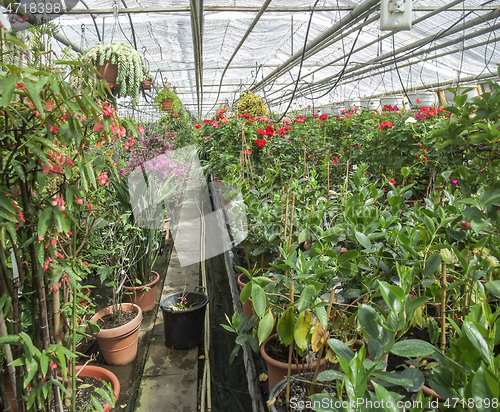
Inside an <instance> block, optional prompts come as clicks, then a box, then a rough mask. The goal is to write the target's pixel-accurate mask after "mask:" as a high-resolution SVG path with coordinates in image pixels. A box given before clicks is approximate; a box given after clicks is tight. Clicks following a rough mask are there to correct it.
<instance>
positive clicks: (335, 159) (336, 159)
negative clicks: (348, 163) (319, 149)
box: [332, 156, 339, 164]
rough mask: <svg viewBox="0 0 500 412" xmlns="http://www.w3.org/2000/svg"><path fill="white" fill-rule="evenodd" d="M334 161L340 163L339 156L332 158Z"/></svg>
mask: <svg viewBox="0 0 500 412" xmlns="http://www.w3.org/2000/svg"><path fill="white" fill-rule="evenodd" d="M332 159H333V163H334V164H335V163H338V161H339V158H338V157H337V156H332Z"/></svg>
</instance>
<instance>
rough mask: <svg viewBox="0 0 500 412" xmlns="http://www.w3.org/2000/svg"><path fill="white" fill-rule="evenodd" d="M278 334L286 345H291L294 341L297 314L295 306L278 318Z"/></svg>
mask: <svg viewBox="0 0 500 412" xmlns="http://www.w3.org/2000/svg"><path fill="white" fill-rule="evenodd" d="M277 329H278V336H279V338H280V340H281V342H283V343H284V344H285V345H287V346H288V345H290V344H291V343H292V342H293V334H294V329H295V316H294V314H293V308H290V309H288V310H287V311H286V312H285V313H284V314H283V315H282V316H281V318H280V319H279V320H278V328H277Z"/></svg>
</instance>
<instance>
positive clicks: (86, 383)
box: [50, 376, 108, 412]
mask: <svg viewBox="0 0 500 412" xmlns="http://www.w3.org/2000/svg"><path fill="white" fill-rule="evenodd" d="M103 387H104V383H103V382H102V381H101V380H99V379H96V378H91V377H88V376H84V377H82V378H80V377H79V378H78V379H77V381H76V404H75V410H77V411H84V410H85V408H86V407H87V406H89V405H92V401H91V396H92V395H94V397H95V398H96V399H97V401H98V402H99V403H100V404H101V405H102V406H104V405H106V404H107V403H108V401H107V400H106V399H104V398H103V397H102V396H101V395H99V394H98V393H97V392H96V391H95V388H103ZM104 390H106V389H104ZM51 405H52V408H51V409H50V410H51V411H52V412H59V408H57V407H56V402H55V399H54V396H53V395H52V402H51ZM70 410H71V408H68V407H66V406H65V405H64V401H63V411H64V412H69V411H70Z"/></svg>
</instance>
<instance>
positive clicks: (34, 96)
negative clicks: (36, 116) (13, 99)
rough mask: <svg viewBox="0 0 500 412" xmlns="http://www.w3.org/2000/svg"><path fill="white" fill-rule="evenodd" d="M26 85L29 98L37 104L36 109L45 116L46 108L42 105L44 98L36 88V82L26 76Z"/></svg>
mask: <svg viewBox="0 0 500 412" xmlns="http://www.w3.org/2000/svg"><path fill="white" fill-rule="evenodd" d="M24 86H25V87H26V93H27V95H28V98H29V99H30V100H31V102H32V103H33V105H34V106H35V109H36V110H38V112H39V113H40V116H43V115H44V114H45V110H44V108H43V105H42V100H41V99H40V93H39V92H38V90H37V89H36V86H35V84H34V83H33V82H32V81H31V80H28V79H26V78H25V80H24Z"/></svg>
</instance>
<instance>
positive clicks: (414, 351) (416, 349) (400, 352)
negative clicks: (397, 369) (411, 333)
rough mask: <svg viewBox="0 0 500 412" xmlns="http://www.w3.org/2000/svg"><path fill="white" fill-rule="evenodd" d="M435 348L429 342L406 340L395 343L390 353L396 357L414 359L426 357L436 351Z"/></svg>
mask: <svg viewBox="0 0 500 412" xmlns="http://www.w3.org/2000/svg"><path fill="white" fill-rule="evenodd" d="M436 350H437V348H436V347H435V346H434V345H431V344H430V343H429V342H426V341H424V340H420V339H406V340H400V341H399V342H396V343H395V344H394V345H393V346H392V348H391V350H390V352H391V353H392V354H394V355H397V356H404V357H407V358H415V357H418V356H427V355H430V354H431V353H433V352H434V351H436Z"/></svg>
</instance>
